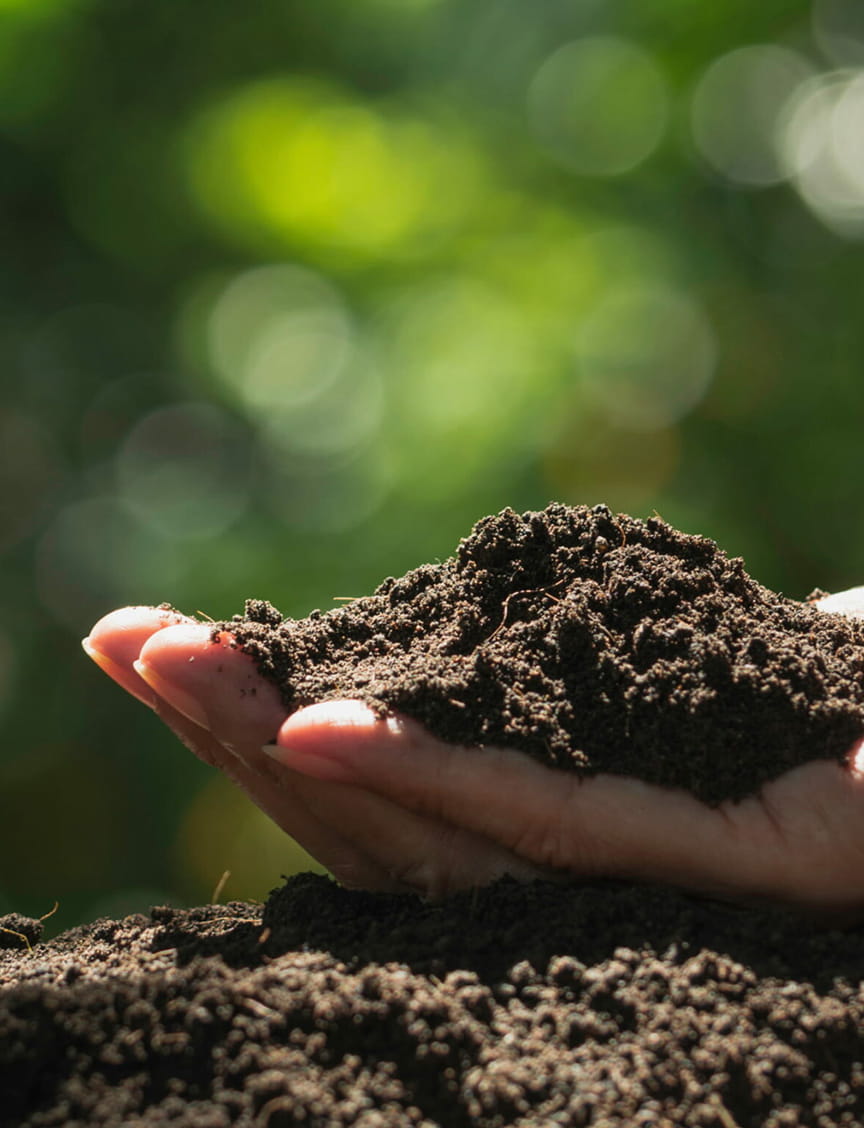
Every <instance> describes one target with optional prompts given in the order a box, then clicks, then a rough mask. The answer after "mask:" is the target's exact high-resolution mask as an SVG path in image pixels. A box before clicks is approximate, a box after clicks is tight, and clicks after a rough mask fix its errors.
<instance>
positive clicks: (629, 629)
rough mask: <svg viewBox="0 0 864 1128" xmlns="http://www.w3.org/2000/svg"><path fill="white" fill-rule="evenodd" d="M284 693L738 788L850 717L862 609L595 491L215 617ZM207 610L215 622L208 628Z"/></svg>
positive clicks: (846, 737) (661, 776)
mask: <svg viewBox="0 0 864 1128" xmlns="http://www.w3.org/2000/svg"><path fill="white" fill-rule="evenodd" d="M220 627H226V628H227V629H230V630H231V631H232V632H233V633H234V635H235V637H236V639H237V641H238V644H239V645H240V647H241V648H242V649H243V650H245V651H246V652H247V653H249V654H250V655H251V656H252V657H253V658H254V660H255V662H256V664H257V666H258V668H259V670H260V672H261V673H262V674H263V675H264V676H265V677H267V678H269V679H270V680H271V681H273V682H274V683H275V684H276V685H277V686H278V687H279V689H280V691H281V694H282V698H283V700H284V702H285V706H286V710H287V711H293V710H294V709H297V708H299V707H300V706H302V705H306V704H310V703H312V702H315V701H322V700H327V699H331V698H337V697H357V698H361V699H362V700H365V701H367V702H369V703H370V704H371V705H372V706H373V707H375V708H376V709H377V710H380V711H382V712H383V711H387V710H393V711H399V712H402V713H405V714H407V715H408V716H410V717H413V718H415V719H416V720H418V721H420V722H422V723H423V724H424V725H426V727H427V728H428V729H429V730H430V731H431V732H433V733H435V734H436V735H437V736H440V737H442V738H444V739H445V740H450V741H453V742H456V743H459V744H467V745H478V744H496V745H501V746H505V747H511V748H518V749H521V750H522V751H523V752H526V753H528V754H529V755H531V756H534V757H536V758H538V759H540V760H541V761H543V762H545V763H549V764H552V765H554V766H556V767H560V768H565V769H570V770H574V771H578V772H597V771H604V772H614V773H618V774H624V775H630V776H638V777H639V778H641V779H644V780H647V781H648V782H651V783H659V784H665V785H667V786H677V787H683V788H686V789H687V790H689V791H690V792H692V793H693V794H694V795H696V796H697V797H698V798H700V799H703V800H704V801H706V802H709V803H718V802H721V801H722V800H724V799H739V798H742V797H744V796H746V795H748V794H751V793H753V792H754V791H756V790H758V788H759V787H760V785H761V784H763V783H765V782H766V781H767V780H770V779H773V778H775V777H776V776H778V775H780V774H781V773H782V772H783V771H785V770H786V769H788V768H792V767H795V766H797V765H799V764H801V763H803V762H805V761H807V760H812V759H814V758H816V757H823V758H826V759H831V758H833V759H837V760H842V759H843V758H844V757H845V756H846V755H847V754H848V752H849V750H850V748H851V746H852V744H853V743H854V741H855V740H856V738H858V737H860V736H861V735H862V733H864V667H862V663H861V661H860V655H861V653H862V650H861V647H862V646H864V622H862V621H860V620H853V619H848V618H845V617H843V616H840V615H835V614H831V615H827V614H825V613H824V612H821V611H818V610H817V609H816V608H815V607H813V606H809V605H808V604H806V603H801V602H798V601H795V600H792V599H788V598H785V597H784V596H782V595H777V594H775V593H774V592H771V591H769V590H768V589H767V588H764V587H762V586H761V585H760V584H758V583H756V582H755V581H754V580H753V579H751V578H750V577H749V576H748V575H747V573H746V572H745V570H744V565H743V562H742V561H741V560H740V559H730V558H729V557H727V556H726V554H725V553H723V552H722V551H721V550H720V549H719V548H718V547H717V545H716V544H715V543H714V542H713V541H710V540H707V539H705V538H703V537H698V536H690V535H687V534H684V533H681V532H678V531H677V530H675V529H673V528H672V527H671V526H669V525H667V524H666V523H665V522H663V521H661V520H660V519H659V518H652V519H651V520H648V521H641V520H638V519H636V518H633V517H628V516H626V515H623V514H618V515H615V514H613V513H611V512H610V511H609V509H607V508H606V506H603V505H598V506H595V507H593V508H588V507H584V506H580V507H568V506H565V505H560V504H553V505H550V506H548V507H547V508H546V509H545V510H543V511H542V512H537V513H532V512H529V513H525V514H523V515H521V516H520V515H518V514H516V513H514V512H513V511H512V510H503V511H502V512H501V513H499V514H498V515H497V516H492V517H486V518H484V519H483V520H481V521H480V522H478V524H477V525H476V526H475V527H474V529H473V530H472V532H471V534H470V535H469V536H467V537H466V538H465V539H464V540H463V541H461V543H460V544H459V546H458V549H457V551H456V554H455V555H454V556H453V557H452V558H451V559H448V560H446V561H444V563H442V564H427V565H423V566H422V567H419V568H416V569H414V570H413V571H411V572H408V573H407V574H406V575H404V576H402V577H401V578H399V579H393V578H389V579H387V580H385V581H384V582H383V583H382V584H381V586H380V587H379V588H378V589H377V591H376V592H375V593H374V594H373V595H371V596H368V597H366V598H361V599H357V600H354V601H353V602H351V603H350V604H348V605H347V606H345V607H342V608H337V609H335V610H332V611H329V612H327V613H326V614H322V613H321V612H318V611H314V612H313V613H312V614H311V615H309V616H308V617H307V618H305V619H302V620H291V619H283V617H282V615H281V614H280V613H279V612H278V611H277V610H276V609H275V608H274V607H272V606H271V604H269V603H267V602H265V601H263V600H249V601H248V602H247V605H246V611H245V615H244V616H242V617H240V616H238V617H237V618H235V619H234V620H233V621H231V622H230V623H226V624H220ZM218 629H219V628H217V630H218Z"/></svg>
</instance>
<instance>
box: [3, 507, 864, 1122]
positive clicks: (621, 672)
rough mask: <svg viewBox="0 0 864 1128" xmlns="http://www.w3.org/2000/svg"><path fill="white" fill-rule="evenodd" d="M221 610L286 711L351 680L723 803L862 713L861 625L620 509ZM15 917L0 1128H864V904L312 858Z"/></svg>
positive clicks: (439, 729)
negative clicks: (245, 889) (742, 897)
mask: <svg viewBox="0 0 864 1128" xmlns="http://www.w3.org/2000/svg"><path fill="white" fill-rule="evenodd" d="M230 627H231V629H232V630H233V631H235V632H236V633H237V634H238V636H239V643H240V645H241V646H242V647H243V648H244V649H246V650H247V651H248V652H249V653H250V654H252V655H253V656H254V657H255V659H256V661H257V663H258V665H259V667H260V668H261V669H262V671H263V672H264V673H265V674H267V675H268V676H269V677H271V678H272V679H273V680H274V681H275V682H276V683H277V684H278V685H279V686H280V688H281V691H282V694H283V698H284V700H285V704H286V708H287V709H294V708H297V707H299V706H300V705H302V704H305V703H307V702H310V701H316V700H321V699H322V698H324V697H335V696H359V697H362V698H364V699H366V700H367V701H370V702H371V703H373V705H375V707H376V708H378V709H381V710H387V709H397V710H401V711H404V712H405V713H408V714H409V715H411V716H414V717H416V718H418V719H419V720H421V721H422V722H423V723H424V724H426V725H428V726H429V728H430V729H432V730H433V731H435V732H436V733H438V734H439V735H442V736H444V737H446V738H448V739H452V740H456V741H459V742H460V743H466V744H482V743H498V744H504V745H509V746H513V747H517V748H522V749H523V750H524V751H526V752H528V753H530V754H531V755H533V756H537V757H539V758H540V759H541V760H543V761H545V762H549V763H552V764H555V765H558V766H561V767H564V768H567V769H572V770H576V771H599V770H607V771H617V772H623V773H627V774H632V775H639V776H642V777H643V778H646V779H649V780H653V781H656V782H660V783H667V784H677V785H681V786H684V787H687V788H689V789H690V790H691V791H693V792H694V793H696V794H697V795H699V796H700V797H702V798H705V799H707V800H708V801H709V802H717V801H719V800H722V799H723V798H727V797H737V796H740V795H744V794H748V793H749V792H751V791H752V790H754V789H755V788H758V786H759V785H760V784H761V783H762V782H764V781H765V780H766V779H769V778H771V777H772V776H774V775H776V774H778V773H779V772H781V771H782V770H784V769H785V768H787V767H791V766H792V765H794V764H797V763H800V762H802V761H804V760H807V759H810V758H813V757H814V756H823V757H834V758H838V759H842V757H843V756H844V755H845V754H846V753H847V751H848V749H849V746H850V745H851V743H852V742H853V740H854V739H855V738H856V737H857V736H858V735H859V734H860V733H861V731H862V728H864V688H862V674H861V672H860V670H859V669H858V662H857V654H859V653H860V651H859V649H858V648H859V647H860V646H861V645H862V643H864V625H862V624H861V623H858V622H854V621H850V620H846V619H843V618H841V617H840V616H836V615H823V614H821V613H819V612H817V611H816V610H815V609H813V608H812V607H809V606H807V605H806V604H802V603H797V602H794V601H792V600H789V599H786V598H784V597H782V596H779V595H776V594H774V593H772V592H769V591H767V590H766V589H765V588H763V587H761V586H760V585H759V584H757V583H755V582H754V581H753V580H752V579H750V578H749V577H748V576H747V574H746V573H745V571H744V568H743V566H742V564H741V561H739V560H729V559H728V558H727V557H726V556H725V555H724V554H723V553H722V552H721V551H720V550H719V549H718V548H717V547H716V545H714V544H713V543H712V542H710V541H707V540H703V539H700V538H698V537H692V536H685V535H684V534H682V533H679V532H676V531H675V530H673V529H671V528H670V527H669V526H668V525H665V524H664V523H663V522H662V521H660V520H652V521H647V522H641V521H637V520H634V519H632V518H629V517H623V516H617V517H616V516H613V515H612V514H611V513H610V512H609V510H608V509H606V508H605V507H602V506H600V507H595V508H593V509H586V508H577V509H570V508H566V507H564V506H560V505H553V506H550V507H549V508H547V509H546V510H545V511H544V512H542V513H528V514H525V515H523V516H518V515H517V514H515V513H513V512H511V511H509V510H505V511H504V512H503V513H501V514H499V515H498V516H495V517H490V518H486V519H485V520H483V521H481V522H480V523H479V524H478V525H477V526H476V528H475V529H474V531H473V532H472V533H471V534H470V536H468V537H467V538H466V539H465V540H464V541H463V542H462V543H461V544H460V545H459V548H458V551H457V553H456V555H455V556H454V557H453V559H451V560H447V561H445V562H444V563H443V564H435V565H428V566H424V567H421V568H418V569H416V570H415V571H413V572H409V573H408V574H407V575H406V576H403V577H402V578H401V579H389V580H386V581H385V582H384V583H383V584H382V585H381V587H380V588H379V589H378V591H377V592H376V593H375V594H374V595H372V596H370V597H368V598H365V599H359V600H356V601H355V602H353V603H351V604H350V605H348V606H346V607H345V608H343V609H339V610H336V611H332V612H330V613H328V614H324V615H322V614H320V613H313V614H312V615H311V616H309V617H308V618H307V619H305V620H302V621H300V622H294V621H288V620H283V619H282V616H281V615H279V613H278V612H276V611H275V610H274V609H273V608H272V607H271V606H270V605H269V604H267V603H264V602H262V601H250V602H249V604H248V605H247V611H246V616H245V618H244V619H243V620H242V621H241V620H238V621H235V622H232V623H231V624H230ZM41 927H42V926H41V924H40V923H39V922H36V921H29V920H28V919H26V918H24V917H21V916H18V915H12V916H8V917H6V918H3V919H2V920H0V949H2V950H0V1128H120V1126H123V1128H125V1126H127V1125H132V1126H136V1128H144V1126H150V1125H172V1126H174V1128H227V1126H229V1125H240V1126H248V1128H252V1126H256V1128H258V1126H261V1128H293V1126H294V1125H302V1126H306V1128H308V1126H312V1128H318V1126H320V1128H325V1126H328V1128H329V1126H334V1128H339V1126H340V1125H359V1126H362V1128H386V1126H390V1125H393V1126H396V1125H415V1126H424V1128H432V1126H441V1128H473V1126H478V1128H480V1126H482V1128H504V1126H508V1125H518V1126H523V1128H529V1126H530V1128H533V1126H536V1128H541V1126H543V1128H545V1126H549V1125H556V1124H557V1125H574V1126H580V1125H589V1124H590V1125H595V1126H597V1128H599V1126H602V1128H647V1126H649V1125H651V1126H654V1125H657V1126H661V1128H709V1126H710V1128H756V1126H757V1125H758V1126H760V1128H762V1126H766V1128H781V1126H794V1125H807V1126H812V1128H832V1126H834V1125H860V1124H861V1123H864V989H862V978H864V924H862V925H860V926H858V925H854V926H851V927H847V928H845V929H843V930H839V929H837V930H831V929H828V928H826V927H824V926H822V927H817V926H816V925H814V924H813V923H812V922H809V921H807V920H803V919H801V918H798V917H796V916H793V915H790V914H788V913H782V912H780V911H777V910H767V909H764V910H763V909H750V908H747V909H745V908H732V907H729V906H723V905H718V904H715V903H712V902H708V901H700V900H697V899H694V898H692V897H687V896H684V895H683V894H680V893H678V892H675V891H672V890H668V889H662V888H644V887H637V886H632V885H628V884H624V883H614V882H592V883H588V884H576V883H574V884H569V885H568V884H552V883H536V884H533V885H519V884H517V883H516V882H514V881H510V880H504V881H501V882H499V883H498V884H497V885H495V886H492V887H490V888H488V889H483V890H476V891H474V892H469V893H463V894H458V895H456V896H454V897H451V898H450V899H448V900H446V901H444V902H441V903H437V904H427V903H424V902H422V901H420V900H418V899H417V898H415V897H411V896H407V895H406V896H396V895H392V896H385V895H380V894H379V895H373V894H367V893H357V892H349V891H346V890H344V889H341V888H339V887H337V886H336V885H334V884H333V883H331V882H329V881H328V880H326V879H324V878H321V877H315V876H311V875H301V876H298V877H294V878H291V879H290V880H288V881H287V883H286V884H285V885H284V886H283V887H281V888H279V889H278V890H276V891H275V892H274V893H273V894H272V895H271V896H270V898H269V899H268V901H267V903H266V904H265V905H264V906H253V905H244V904H237V903H232V904H229V905H211V906H208V907H206V908H201V909H192V910H180V909H171V908H157V909H154V910H153V911H152V912H151V914H150V915H149V916H133V917H127V918H126V919H124V920H120V921H111V920H104V921H99V922H97V923H95V924H92V925H88V926H85V927H82V928H79V929H75V930H73V931H71V932H68V933H65V934H64V935H62V936H59V937H57V938H56V939H54V940H52V941H50V942H47V943H46V942H42V941H41V940H40V931H41Z"/></svg>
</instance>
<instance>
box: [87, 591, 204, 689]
mask: <svg viewBox="0 0 864 1128" xmlns="http://www.w3.org/2000/svg"><path fill="white" fill-rule="evenodd" d="M191 621H192V620H190V619H188V618H187V617H186V616H185V615H181V614H180V612H179V611H174V610H172V609H171V608H167V607H122V608H120V609H119V610H118V611H112V612H110V614H108V615H104V616H103V617H102V618H101V619H100V620H99V622H98V623H96V624H95V625H94V627H93V629H92V630H91V631H90V634H89V635H88V636H87V638H85V639H83V640H82V642H81V645H82V647H83V648H84V651H85V653H86V654H87V655H88V656H89V657H90V658H92V659H93V661H94V662H95V663H96V665H97V666H99V667H100V669H102V670H103V671H104V672H105V673H106V674H107V675H108V676H109V677H110V678H113V679H114V681H116V682H117V683H118V685H121V686H122V687H123V688H124V689H125V690H126V691H127V692H129V693H131V694H132V696H133V697H137V698H138V700H139V701H142V702H143V703H144V704H145V705H148V706H149V707H150V708H151V709H152V708H153V707H154V705H155V698H154V695H153V692H152V690H151V689H150V687H149V686H148V685H147V684H146V683H145V682H144V681H142V679H141V677H140V676H139V675H138V674H137V673H136V672H135V670H134V669H133V663H134V662H135V660H136V658H137V657H138V655H139V653H140V652H141V647H142V646H143V645H144V644H145V642H147V640H148V639H149V638H151V637H152V636H153V635H154V634H155V633H156V632H157V631H160V630H163V629H164V628H165V627H168V626H172V625H173V624H176V623H182V622H191Z"/></svg>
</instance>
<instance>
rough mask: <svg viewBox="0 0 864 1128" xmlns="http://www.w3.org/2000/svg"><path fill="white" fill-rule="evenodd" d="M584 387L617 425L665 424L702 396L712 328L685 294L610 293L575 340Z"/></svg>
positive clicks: (711, 356)
mask: <svg viewBox="0 0 864 1128" xmlns="http://www.w3.org/2000/svg"><path fill="white" fill-rule="evenodd" d="M577 356H578V361H579V368H580V372H581V376H582V386H583V392H584V395H585V396H586V398H587V400H588V401H589V402H590V403H592V404H593V406H594V407H595V408H599V409H601V410H602V411H603V412H604V414H605V416H606V417H607V419H608V420H609V421H610V422H611V423H613V424H616V425H617V426H620V427H624V428H631V429H633V430H649V431H650V430H654V429H656V428H661V427H668V426H670V425H672V424H674V423H676V422H677V421H678V420H679V419H681V418H682V417H683V416H684V415H686V414H687V412H689V411H690V410H691V409H692V408H693V407H694V406H695V405H696V404H697V403H698V402H699V400H700V399H701V398H702V396H703V395H704V394H705V392H706V390H707V389H708V386H709V384H710V381H711V377H712V375H713V372H714V366H715V362H716V346H715V341H714V333H713V330H712V328H711V326H710V324H709V322H708V319H707V318H706V317H705V315H704V313H703V312H702V310H701V309H700V308H699V306H698V305H697V304H696V303H695V302H694V301H692V300H691V299H690V298H688V297H687V296H686V295H685V294H683V293H681V292H679V291H676V290H672V289H660V288H644V289H638V288H634V289H622V290H619V291H613V292H612V293H611V294H610V295H609V296H608V297H607V298H605V299H604V300H603V301H601V302H600V303H599V304H598V306H597V307H596V308H595V309H594V311H593V312H592V313H591V314H590V315H589V317H588V318H586V320H585V322H584V323H583V325H582V327H581V331H580V333H579V337H578V342H577Z"/></svg>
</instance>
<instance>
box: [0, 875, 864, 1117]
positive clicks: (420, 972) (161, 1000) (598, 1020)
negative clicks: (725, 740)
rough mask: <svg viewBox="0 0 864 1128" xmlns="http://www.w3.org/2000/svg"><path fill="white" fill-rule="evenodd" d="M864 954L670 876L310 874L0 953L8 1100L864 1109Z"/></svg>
mask: <svg viewBox="0 0 864 1128" xmlns="http://www.w3.org/2000/svg"><path fill="white" fill-rule="evenodd" d="M862 952H864V931H862V930H861V929H852V930H848V931H845V932H840V931H830V930H822V931H817V930H815V929H814V928H813V927H812V926H811V925H809V924H807V923H806V922H804V921H802V920H800V919H798V918H796V917H793V916H790V915H787V914H784V913H780V912H776V911H762V910H753V909H734V908H729V907H726V906H719V905H715V904H712V903H709V902H701V901H697V900H694V899H692V898H689V897H686V896H684V895H683V894H680V893H677V892H674V891H671V890H666V889H654V888H640V887H634V886H630V885H626V884H616V883H612V882H596V883H592V884H587V885H581V886H576V885H573V886H561V885H557V884H551V883H548V884H547V883H536V884H534V885H519V884H517V883H515V882H513V881H509V880H504V881H502V882H500V883H499V884H498V885H496V886H493V887H491V888H488V889H484V890H479V891H475V892H471V893H465V894H460V895H457V896H455V897H453V898H451V899H450V900H448V901H445V902H443V903H439V904H435V905H429V904H424V903H423V902H421V901H419V900H418V899H416V898H414V897H411V896H398V895H393V896H382V895H375V894H366V893H357V892H349V891H346V890H344V889H340V888H338V887H337V886H335V885H333V884H332V883H331V882H329V881H327V880H326V879H324V878H321V877H315V876H312V875H303V876H300V877H295V878H292V879H290V880H289V881H288V882H287V884H286V885H285V886H283V887H282V888H280V889H279V890H277V891H275V892H274V893H273V894H272V895H271V897H270V898H269V900H268V902H267V904H266V905H265V906H264V907H263V910H262V908H261V907H260V906H258V907H256V906H251V905H243V904H236V903H235V904H229V905H221V906H220V905H212V906H209V907H206V908H203V909H196V910H175V909H158V910H154V911H153V913H152V915H151V916H150V917H147V916H143V915H139V916H134V917H128V918H126V919H125V920H121V921H108V920H105V921H99V922H97V923H96V924H94V925H90V926H87V927H83V928H80V929H76V930H73V931H72V932H70V933H66V934H65V935H63V936H61V937H59V938H58V939H56V940H54V941H52V942H49V943H43V944H40V945H39V947H38V949H34V950H33V951H32V952H17V951H5V952H0V1093H2V1110H0V1122H2V1124H3V1126H4V1128H61V1126H62V1128H67V1126H69V1125H75V1126H76V1128H84V1126H88V1128H89V1126H92V1128H115V1126H118V1128H119V1126H121V1125H128V1124H133V1123H134V1124H135V1125H139V1126H143V1125H163V1124H169V1123H170V1124H171V1125H174V1126H175V1128H226V1126H228V1125H239V1126H249V1128H252V1126H253V1125H256V1126H261V1125H265V1126H269V1128H280V1126H286V1128H287V1126H293V1125H306V1126H313V1128H315V1126H321V1128H324V1126H335V1128H339V1126H341V1125H359V1126H362V1128H379V1126H387V1125H406V1124H407V1125H418V1126H421V1125H422V1126H424V1128H430V1126H433V1125H441V1126H443V1128H470V1126H478V1128H481V1126H482V1128H503V1126H505V1125H519V1126H521V1128H533V1126H537V1128H540V1126H547V1125H551V1124H562V1125H587V1124H604V1125H607V1126H609V1128H625V1126H626V1128H632V1126H634V1125H636V1126H639V1125H644V1126H647V1125H655V1124H667V1125H675V1128H691V1126H692V1128H708V1126H714V1128H729V1125H731V1124H735V1125H737V1126H739V1128H749V1126H753V1128H755V1126H756V1125H759V1126H763V1125H764V1126H768V1128H781V1126H793V1125H813V1126H816V1125H818V1126H820V1128H829V1126H832V1125H841V1124H850V1125H852V1124H859V1123H861V1121H862V1117H864V1068H862V1064H861V1063H862V1061H864V1038H862V1031H864V1000H862V994H861V989H860V980H861V978H862V972H864V956H862Z"/></svg>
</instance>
